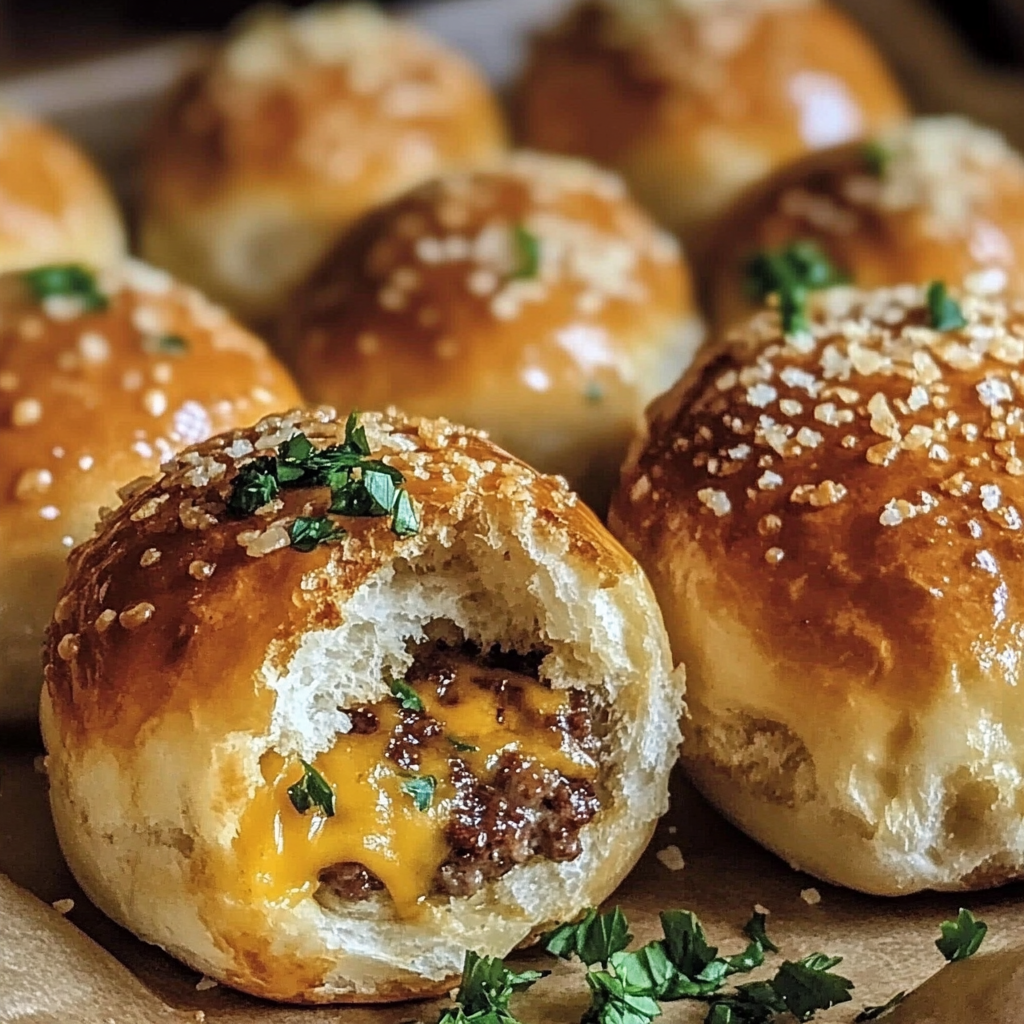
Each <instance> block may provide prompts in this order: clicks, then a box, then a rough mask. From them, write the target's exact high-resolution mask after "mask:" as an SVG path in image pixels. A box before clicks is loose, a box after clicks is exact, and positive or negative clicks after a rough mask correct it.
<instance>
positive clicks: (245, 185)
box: [141, 3, 505, 320]
mask: <svg viewBox="0 0 1024 1024" xmlns="http://www.w3.org/2000/svg"><path fill="white" fill-rule="evenodd" d="M504 146H505V128H504V123H503V120H502V115H501V113H500V111H499V109H498V105H497V101H496V100H495V98H494V96H493V95H492V94H491V91H490V88H489V87H488V85H487V84H486V82H485V81H484V80H483V78H482V77H481V75H480V73H479V72H478V71H477V70H476V68H474V67H473V66H472V65H471V64H470V63H469V62H468V61H467V60H466V59H465V58H463V57H462V56H461V55H460V54H458V53H456V52H454V51H452V50H449V49H448V48H446V47H445V46H443V45H442V44H441V43H439V42H437V41H435V40H434V39H432V38H431V37H430V36H427V35H425V34H424V33H422V32H420V31H419V30H418V29H416V28H415V27H414V26H412V25H410V24H408V23H406V22H403V21H398V20H396V19H393V18H389V17H388V16H386V15H385V14H383V13H380V12H379V11H377V10H376V9H375V8H372V7H370V6H368V5H364V4H352V5H350V4H335V3H331V4H319V5H314V6H312V7H310V8H308V9H306V10H304V11H300V12H296V13H293V14H284V13H281V12H279V11H273V10H262V11H258V12H257V13H256V14H255V15H254V16H252V17H250V18H248V19H245V20H243V22H242V23H241V24H240V25H239V27H238V28H237V30H236V31H235V32H234V33H233V34H232V35H231V37H230V38H229V39H228V40H227V41H226V42H225V43H224V44H223V46H222V47H221V48H220V49H219V50H218V51H217V52H215V53H214V54H213V56H212V58H211V59H210V61H209V62H208V63H207V64H206V65H205V66H204V67H202V68H200V69H199V70H197V71H196V72H194V73H193V74H192V75H190V76H189V77H187V78H186V79H185V80H184V81H183V82H182V83H181V84H180V85H179V87H178V88H177V89H176V91H175V92H174V93H173V95H172V97H171V98H170V100H169V102H168V104H167V106H166V108H165V109H164V111H163V113H162V114H161V115H160V116H159V117H158V118H157V120H156V122H155V123H154V124H153V126H152V128H151V130H150V132H149V136H148V141H147V146H146V151H145V174H144V196H143V210H142V225H141V242H142V250H143V253H144V255H145V256H146V258H147V259H149V260H151V261H152V262H154V263H156V264H157V265H159V266H164V267H166V268H167V269H169V270H171V271H172V272H174V273H176V274H178V275H180V276H181V277H182V278H183V279H184V280H187V281H189V282H191V283H193V284H195V285H197V286H199V287H201V288H202V289H203V290H204V291H206V292H207V293H208V294H209V295H210V296H211V297H213V298H214V299H217V300H219V301H222V302H224V303H225V304H226V305H228V306H229V307H230V308H232V309H233V310H235V311H236V312H237V313H239V314H240V315H242V316H244V317H246V318H248V319H251V320H252V319H262V318H264V317H268V316H271V315H273V314H275V313H276V312H277V311H278V310H279V308H280V305H281V302H282V301H283V299H284V297H285V295H286V294H287V292H288V290H289V289H290V288H291V287H292V286H294V285H295V284H297V283H298V281H299V280H300V279H301V278H302V277H303V276H304V275H305V274H306V273H307V272H308V271H309V270H310V268H311V267H312V266H313V264H315V263H316V262H317V260H318V259H319V258H320V256H321V255H323V253H324V251H325V249H327V247H328V246H329V245H330V244H331V242H332V241H333V240H334V239H335V237H336V236H337V234H338V233H339V232H340V231H341V230H342V229H343V228H344V227H345V226H346V225H347V224H349V223H350V222H351V221H352V220H354V219H355V218H356V217H358V216H359V215H360V214H361V213H363V212H364V211H366V210H368V209H371V208H372V207H374V206H376V205H377V204H378V203H381V202H384V201H385V200H387V199H389V198H390V197H391V196H393V195H395V194H396V193H398V192H401V191H403V190H404V189H406V188H408V187H409V186H411V185H414V184H415V183H416V182H419V181H422V180H423V179H425V178H428V177H431V176H432V175H434V174H437V173H439V172H441V171H443V170H446V169H448V168H451V167H462V166H467V165H475V164H477V163H480V162H482V161H483V162H486V161H489V160H491V159H493V158H495V157H496V156H498V155H500V153H501V152H502V151H503V149H504Z"/></svg>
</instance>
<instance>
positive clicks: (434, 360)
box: [279, 153, 703, 512]
mask: <svg viewBox="0 0 1024 1024" xmlns="http://www.w3.org/2000/svg"><path fill="white" fill-rule="evenodd" d="M702 337H703V330H702V325H701V321H700V319H699V316H698V314H697V312H696V309H695V306H694V302H693V298H692V293H691V285H690V277H689V270H688V268H687V266H686V263H685V261H684V259H683V257H682V256H681V254H680V251H679V247H678V245H677V244H676V242H675V241H674V240H673V239H672V238H671V236H669V235H668V234H666V233H665V232H663V231H660V230H659V229H658V228H656V227H655V226H654V224H653V223H652V222H651V221H650V220H649V219H648V217H647V216H646V215H645V214H644V213H643V212H642V211H641V210H640V209H639V207H637V206H636V204H635V203H633V202H632V200H631V199H630V198H629V196H628V195H627V193H626V190H625V186H624V185H623V184H622V182H621V181H620V180H619V179H618V178H617V177H615V176H613V175H611V174H608V173H606V172H604V171H598V170H596V169H595V168H593V167H591V166H589V165H587V164H585V163H582V162H579V161H575V160H567V159H565V158H562V157H551V156H542V155H539V154H535V153H518V154H515V155H514V156H513V157H511V158H510V159H509V160H507V161H506V162H505V163H503V164H501V165H499V166H496V167H494V168H493V169H491V170H487V171H477V172H469V173H463V174H449V175H446V176H444V177H441V178H438V179H436V180H434V181H431V182H428V183H427V184H424V185H421V186H419V187H418V188H416V189H413V190H412V191H410V192H408V193H406V194H405V195H403V196H401V197H400V198H398V199H396V200H395V201H394V202H392V203H391V204H389V205H387V206H385V207H383V208H381V209H380V210H377V211H375V212H374V213H372V214H370V215H368V216H367V217H366V218H365V219H364V220H363V221H362V222H360V223H359V224H358V225H357V226H356V227H355V228H353V230H352V231H351V232H350V233H349V234H348V235H347V236H346V237H345V238H344V239H343V240H342V241H341V242H340V243H339V244H338V246H337V247H336V248H335V249H334V250H333V251H332V252H331V253H330V255H329V256H328V257H327V259H326V260H325V261H324V262H323V263H322V264H321V265H320V267H319V268H318V269H317V270H316V272H315V273H314V274H313V276H312V277H311V278H310V280H309V281H307V282H306V284H305V285H303V286H302V287H301V288H300V289H299V290H298V291H297V292H296V293H295V294H294V295H293V296H292V298H291V300H290V301H289V303H288V306H287V312H286V314H285V316H284V318H283V320H282V323H281V329H280V336H279V342H280V348H281V352H282V354H283V356H284V358H285V359H286V360H288V361H289V363H290V364H291V366H292V368H293V370H294V372H295V374H296V379H297V380H298V381H299V383H300V386H301V387H302V388H303V390H304V391H305V393H306V394H307V395H308V397H309V398H311V399H313V400H316V401H322V402H328V403H330V404H332V405H336V406H338V407H341V408H348V407H355V406H358V407H369V408H374V407H378V408H380V407H384V406H386V405H388V404H389V403H394V404H396V405H398V406H400V407H401V408H402V409H405V410H407V411H409V412H412V413H414V414H418V415H424V416H437V415H444V416H450V417H452V418H453V419H456V420H458V421H459V422H463V423H469V424H470V425H472V426H474V427H479V428H483V429H485V430H487V431H488V432H489V433H490V435H491V436H492V437H493V438H494V440H495V441H496V442H497V443H498V444H500V445H502V446H503V447H505V448H507V449H508V450H509V451H511V452H513V453H514V454H516V455H517V456H519V457H520V458H522V459H525V460H526V461H527V462H529V463H530V464H531V465H534V466H536V467H537V468H538V469H540V470H541V471H543V472H546V473H559V474H562V475H563V476H565V477H566V478H567V479H568V480H569V482H570V483H571V484H572V485H573V487H575V488H576V489H577V490H579V491H580V493H581V494H582V495H583V497H584V498H585V499H586V500H587V501H588V502H590V503H591V504H592V505H593V507H594V508H595V509H596V510H598V511H599V512H603V510H604V508H605V507H606V506H607V502H608V497H609V494H610V491H611V489H612V487H613V485H614V481H615V477H616V474H617V472H618V467H619V465H620V463H621V462H622V457H623V455H624V453H625V449H626V445H627V443H628V440H629V438H630V437H631V436H632V434H633V432H634V430H635V427H636V424H637V423H638V422H639V419H640V416H641V414H642V412H643V409H644V407H645V406H646V404H647V403H648V402H649V401H650V400H651V399H652V398H653V397H654V396H655V395H657V394H659V393H660V392H661V391H663V390H664V389H665V388H666V387H668V386H669V385H670V384H671V383H672V382H673V381H675V379H676V378H677V377H678V376H679V374H680V373H681V372H682V371H683V369H685V367H686V366H687V365H688V364H689V363H690V361H691V359H692V358H693V354H694V352H695V350H696V349H697V347H698V345H699V343H700V341H701V340H702Z"/></svg>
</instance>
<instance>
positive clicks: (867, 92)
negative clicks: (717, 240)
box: [519, 0, 905, 243]
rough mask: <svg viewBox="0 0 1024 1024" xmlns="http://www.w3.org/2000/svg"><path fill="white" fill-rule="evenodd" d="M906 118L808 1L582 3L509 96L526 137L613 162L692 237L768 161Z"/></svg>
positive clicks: (891, 86)
mask: <svg viewBox="0 0 1024 1024" xmlns="http://www.w3.org/2000/svg"><path fill="white" fill-rule="evenodd" d="M904 116H905V104H904V100H903V97H902V95H901V93H900V90H899V88H898V87H897V85H896V83H895V82H894V80H893V78H892V76H891V74H890V73H889V71H888V70H887V68H886V67H885V65H884V64H883V62H882V58H881V57H880V55H879V54H878V52H877V51H876V50H875V47H874V46H873V45H872V43H871V42H870V41H869V40H868V39H867V38H866V37H865V36H864V35H863V33H862V32H861V31H860V30H859V29H858V28H857V27H856V26H855V25H854V24H853V23H852V22H851V21H850V20H849V19H848V18H847V17H846V16H845V15H844V14H842V13H841V12H840V11H839V10H837V9H836V8H834V7H832V6H830V5H829V4H826V3H822V2H818V0H582V2H579V3H577V4H576V5H575V6H573V7H572V8H571V9H570V11H569V13H568V14H567V15H566V16H565V17H564V18H563V19H562V20H561V21H560V22H559V23H558V24H557V25H556V26H555V27H554V28H552V29H550V30H549V31H547V32H543V33H541V34H540V35H538V36H537V38H536V39H535V42H534V46H533V51H532V55H531V58H530V63H529V65H528V68H527V70H526V73H525V76H524V78H523V81H522V83H521V86H520V91H519V118H520V121H521V125H520V127H521V130H522V135H523V139H524V141H525V143H526V144H527V145H529V146H534V147H536V148H537V149H547V150H553V151H555V152H559V153H572V154H576V155H579V156H584V157H587V158H589V159H591V160H594V161H596V162H597V163H600V164H604V165H606V166H608V167H611V168H614V169H615V170H617V171H618V172H619V173H620V174H622V175H623V177H624V178H625V179H626V181H627V182H629V185H630V188H631V189H632V190H633V193H634V194H635V195H636V196H637V198H638V199H639V200H640V201H641V202H642V203H644V205H645V206H646V207H647V208H648V209H649V210H650V211H651V212H652V213H653V214H654V215H655V217H657V219H658V220H659V221H660V222H661V223H663V224H664V225H666V226H667V227H669V228H671V229H672V230H673V231H676V232H678V233H679V234H680V235H681V236H682V237H683V238H684V239H686V240H687V241H688V242H691V243H698V242H699V241H700V238H701V236H702V234H703V229H704V227H705V226H706V224H707V222H708V221H709V219H710V218H712V217H713V216H714V215H715V214H717V213H719V212H720V211H721V210H722V209H723V207H724V206H725V205H726V204H727V203H728V202H729V201H730V200H731V199H732V198H733V197H734V196H735V195H736V194H737V193H738V192H739V191H740V190H741V189H742V188H744V187H745V186H747V185H749V184H750V183H751V182H753V181H756V180H757V179H758V178H760V177H762V176H764V175H765V174H767V173H768V172H770V171H771V170H773V169H774V168H775V167H778V166H779V165H780V164H784V163H786V162H787V161H789V160H792V159H793V158H794V157H797V156H799V155H800V154H802V153H805V152H808V151H809V150H815V149H820V148H822V147H823V146H833V145H836V144H838V143H841V142H846V141H848V140H852V139H857V138H861V137H862V136H864V135H867V134H871V133H873V132H875V131H877V130H879V129H881V128H884V127H886V126H888V125H889V124H891V123H894V122H896V121H898V120H900V119H902V118H903V117H904Z"/></svg>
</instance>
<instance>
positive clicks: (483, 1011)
mask: <svg viewBox="0 0 1024 1024" xmlns="http://www.w3.org/2000/svg"><path fill="white" fill-rule="evenodd" d="M546 973H547V972H544V971H520V972H516V971H511V970H509V969H508V968H507V967H506V966H505V964H504V963H503V962H502V961H501V960H499V959H498V958H497V957H490V956H479V955H477V954H476V953H474V952H473V951H472V950H467V952H466V959H465V961H464V962H463V966H462V984H461V985H460V986H459V991H458V992H456V994H455V1002H456V1003H457V1004H458V1005H457V1006H456V1008H455V1009H454V1010H448V1011H447V1012H446V1013H445V1014H444V1015H443V1016H442V1017H441V1019H440V1021H439V1022H438V1024H467V1022H469V1021H471V1022H473V1024H515V1020H516V1019H515V1017H514V1016H513V1015H512V1012H511V1010H510V1009H509V1004H510V1002H511V1000H512V996H513V995H515V994H516V993H517V992H525V991H526V990H527V989H528V988H529V987H530V986H531V985H534V984H536V983H537V982H538V981H540V979H541V978H543V977H545V976H546Z"/></svg>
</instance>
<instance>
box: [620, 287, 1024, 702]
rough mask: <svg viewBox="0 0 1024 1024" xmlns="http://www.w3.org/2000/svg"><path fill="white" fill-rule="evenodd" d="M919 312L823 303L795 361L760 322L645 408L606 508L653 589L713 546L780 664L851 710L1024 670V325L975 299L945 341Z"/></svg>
mask: <svg viewBox="0 0 1024 1024" xmlns="http://www.w3.org/2000/svg"><path fill="white" fill-rule="evenodd" d="M922 301H923V300H922V290H921V289H917V288H910V287H907V288H903V289H900V290H895V291H879V292H875V293H864V294H856V293H847V292H845V291H842V290H840V291H837V292H834V293H830V294H829V296H828V297H827V298H825V299H823V300H822V303H823V305H822V308H820V309H819V310H818V311H817V313H816V314H815V317H814V324H813V331H814V335H813V338H811V337H807V338H802V337H801V338H797V339H795V340H792V341H790V342H789V343H788V344H787V343H786V342H784V341H783V339H782V338H781V337H780V336H779V330H778V319H777V317H776V315H775V314H774V313H765V314H763V315H761V316H760V317H758V318H756V319H755V320H753V321H752V322H751V323H750V325H749V326H748V327H747V328H745V329H744V330H743V331H742V332H738V333H736V334H734V335H732V336H731V338H730V342H728V343H726V344H724V345H721V346H719V347H717V348H715V349H714V350H712V351H710V352H709V353H708V355H707V357H706V358H705V359H704V360H703V361H702V364H701V366H700V367H699V368H695V370H694V371H693V372H692V373H691V374H689V375H688V376H687V378H686V379H685V380H683V381H682V382H680V384H679V385H678V386H677V387H676V389H675V390H674V391H673V392H672V393H671V394H670V395H668V396H666V397H665V398H664V399H663V400H661V401H660V402H659V403H657V404H656V405H655V406H654V407H653V408H652V410H651V411H650V419H649V424H648V430H649V434H648V437H647V439H646V441H645V442H644V443H643V446H642V450H641V451H640V453H639V455H638V457H637V458H636V459H635V460H633V461H632V462H631V463H630V464H629V466H628V467H627V468H626V470H625V472H624V476H623V481H622V486H621V489H620V491H619V493H618V495H617V498H616V502H615V505H614V509H613V514H612V515H613V520H612V521H613V523H614V524H615V525H616V528H617V530H618V532H619V533H620V535H622V536H624V537H625V538H626V540H627V546H628V547H630V548H631V549H632V550H633V551H634V552H635V553H638V554H640V556H641V563H642V564H645V565H647V566H648V568H649V570H650V572H651V575H652V577H653V580H654V582H655V589H656V590H657V589H658V584H659V582H660V584H661V585H662V586H665V585H666V584H667V582H668V579H669V577H670V576H671V573H672V569H671V563H672V562H673V560H674V559H676V558H682V559H684V560H685V559H687V558H689V557H690V556H689V555H687V554H685V552H687V551H688V549H689V548H690V547H691V545H699V548H700V551H701V553H702V554H701V557H702V558H705V559H707V561H708V562H709V564H711V565H714V566H715V567H716V572H717V578H718V586H719V588H720V594H721V598H722V600H723V601H724V602H726V605H727V606H728V607H731V608H732V609H733V610H734V612H735V614H736V615H737V616H738V618H739V619H740V620H741V621H742V622H743V623H744V624H745V625H746V626H747V627H748V628H749V629H750V630H751V631H752V632H753V633H754V634H755V635H756V636H757V637H758V642H759V643H760V644H761V645H762V646H763V649H764V651H765V653H766V656H767V657H769V658H771V659H772V660H773V661H774V662H783V663H786V664H790V665H792V667H793V669H794V671H797V670H799V668H800V667H801V666H802V667H803V668H807V667H809V666H816V667H818V666H828V667H831V668H833V669H834V670H835V674H834V675H833V677H832V678H833V680H834V688H835V693H834V694H833V697H834V699H837V700H842V699H844V697H845V695H847V694H850V693H854V692H857V691H858V690H861V689H866V690H870V691H873V692H875V693H876V694H877V693H881V692H885V693H886V694H887V696H888V699H891V700H894V701H900V702H905V703H908V704H912V703H916V702H919V701H921V700H925V699H932V698H935V697H937V694H935V693H934V692H930V683H931V681H937V680H939V679H941V678H942V673H941V671H940V670H941V668H942V666H944V665H946V664H948V662H949V661H950V660H952V659H955V660H957V661H959V662H960V663H961V664H965V663H971V664H973V665H974V667H975V668H976V669H977V670H978V671H979V672H981V673H982V674H983V675H984V676H985V677H986V678H993V679H1000V680H1001V681H1002V682H1003V683H1004V684H1008V683H1011V682H1013V681H1014V680H1015V678H1016V673H1017V672H1018V665H1017V656H1016V655H1012V652H1013V651H1014V650H1015V649H1016V648H1017V646H1018V645H1019V640H1020V630H1021V617H1022V614H1024V612H1022V602H1024V570H1022V562H1024V548H1022V547H1021V541H1020V538H1021V528H1022V522H1021V511H1022V510H1024V462H1022V459H1021V457H1022V456H1024V442H1022V441H1021V439H1020V438H1021V436H1022V434H1024V389H1022V377H1021V367H1022V366H1024V343H1022V341H1021V336H1022V334H1024V309H1022V308H1021V307H1019V306H1017V305H1011V306H1007V305H1004V304H1003V303H1002V302H1000V301H998V300H991V299H985V298H982V297H979V296H973V295H970V294H968V295H965V296H964V297H963V310H964V313H965V314H966V315H967V316H968V318H969V321H970V322H969V325H968V326H967V327H966V328H964V329H963V330H954V331H945V332H937V331H933V330H931V329H929V328H928V326H927V323H928V314H927V310H926V309H925V308H924V307H923V304H922ZM681 599H682V595H676V596H675V598H674V600H681ZM671 600H673V599H672V598H670V602H671ZM666 618H667V619H668V620H669V623H670V632H671V618H672V617H671V615H670V614H668V613H666ZM979 638H984V639H983V640H982V641H981V643H980V644H979V642H978V641H979ZM999 652H1003V654H1005V658H1002V660H1001V659H1000V657H999V656H998V655H999ZM682 653H683V652H677V655H680V656H681V655H682ZM993 659H994V660H993ZM1001 664H1002V665H1003V668H1000V665H1001ZM840 680H841V683H840Z"/></svg>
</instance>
